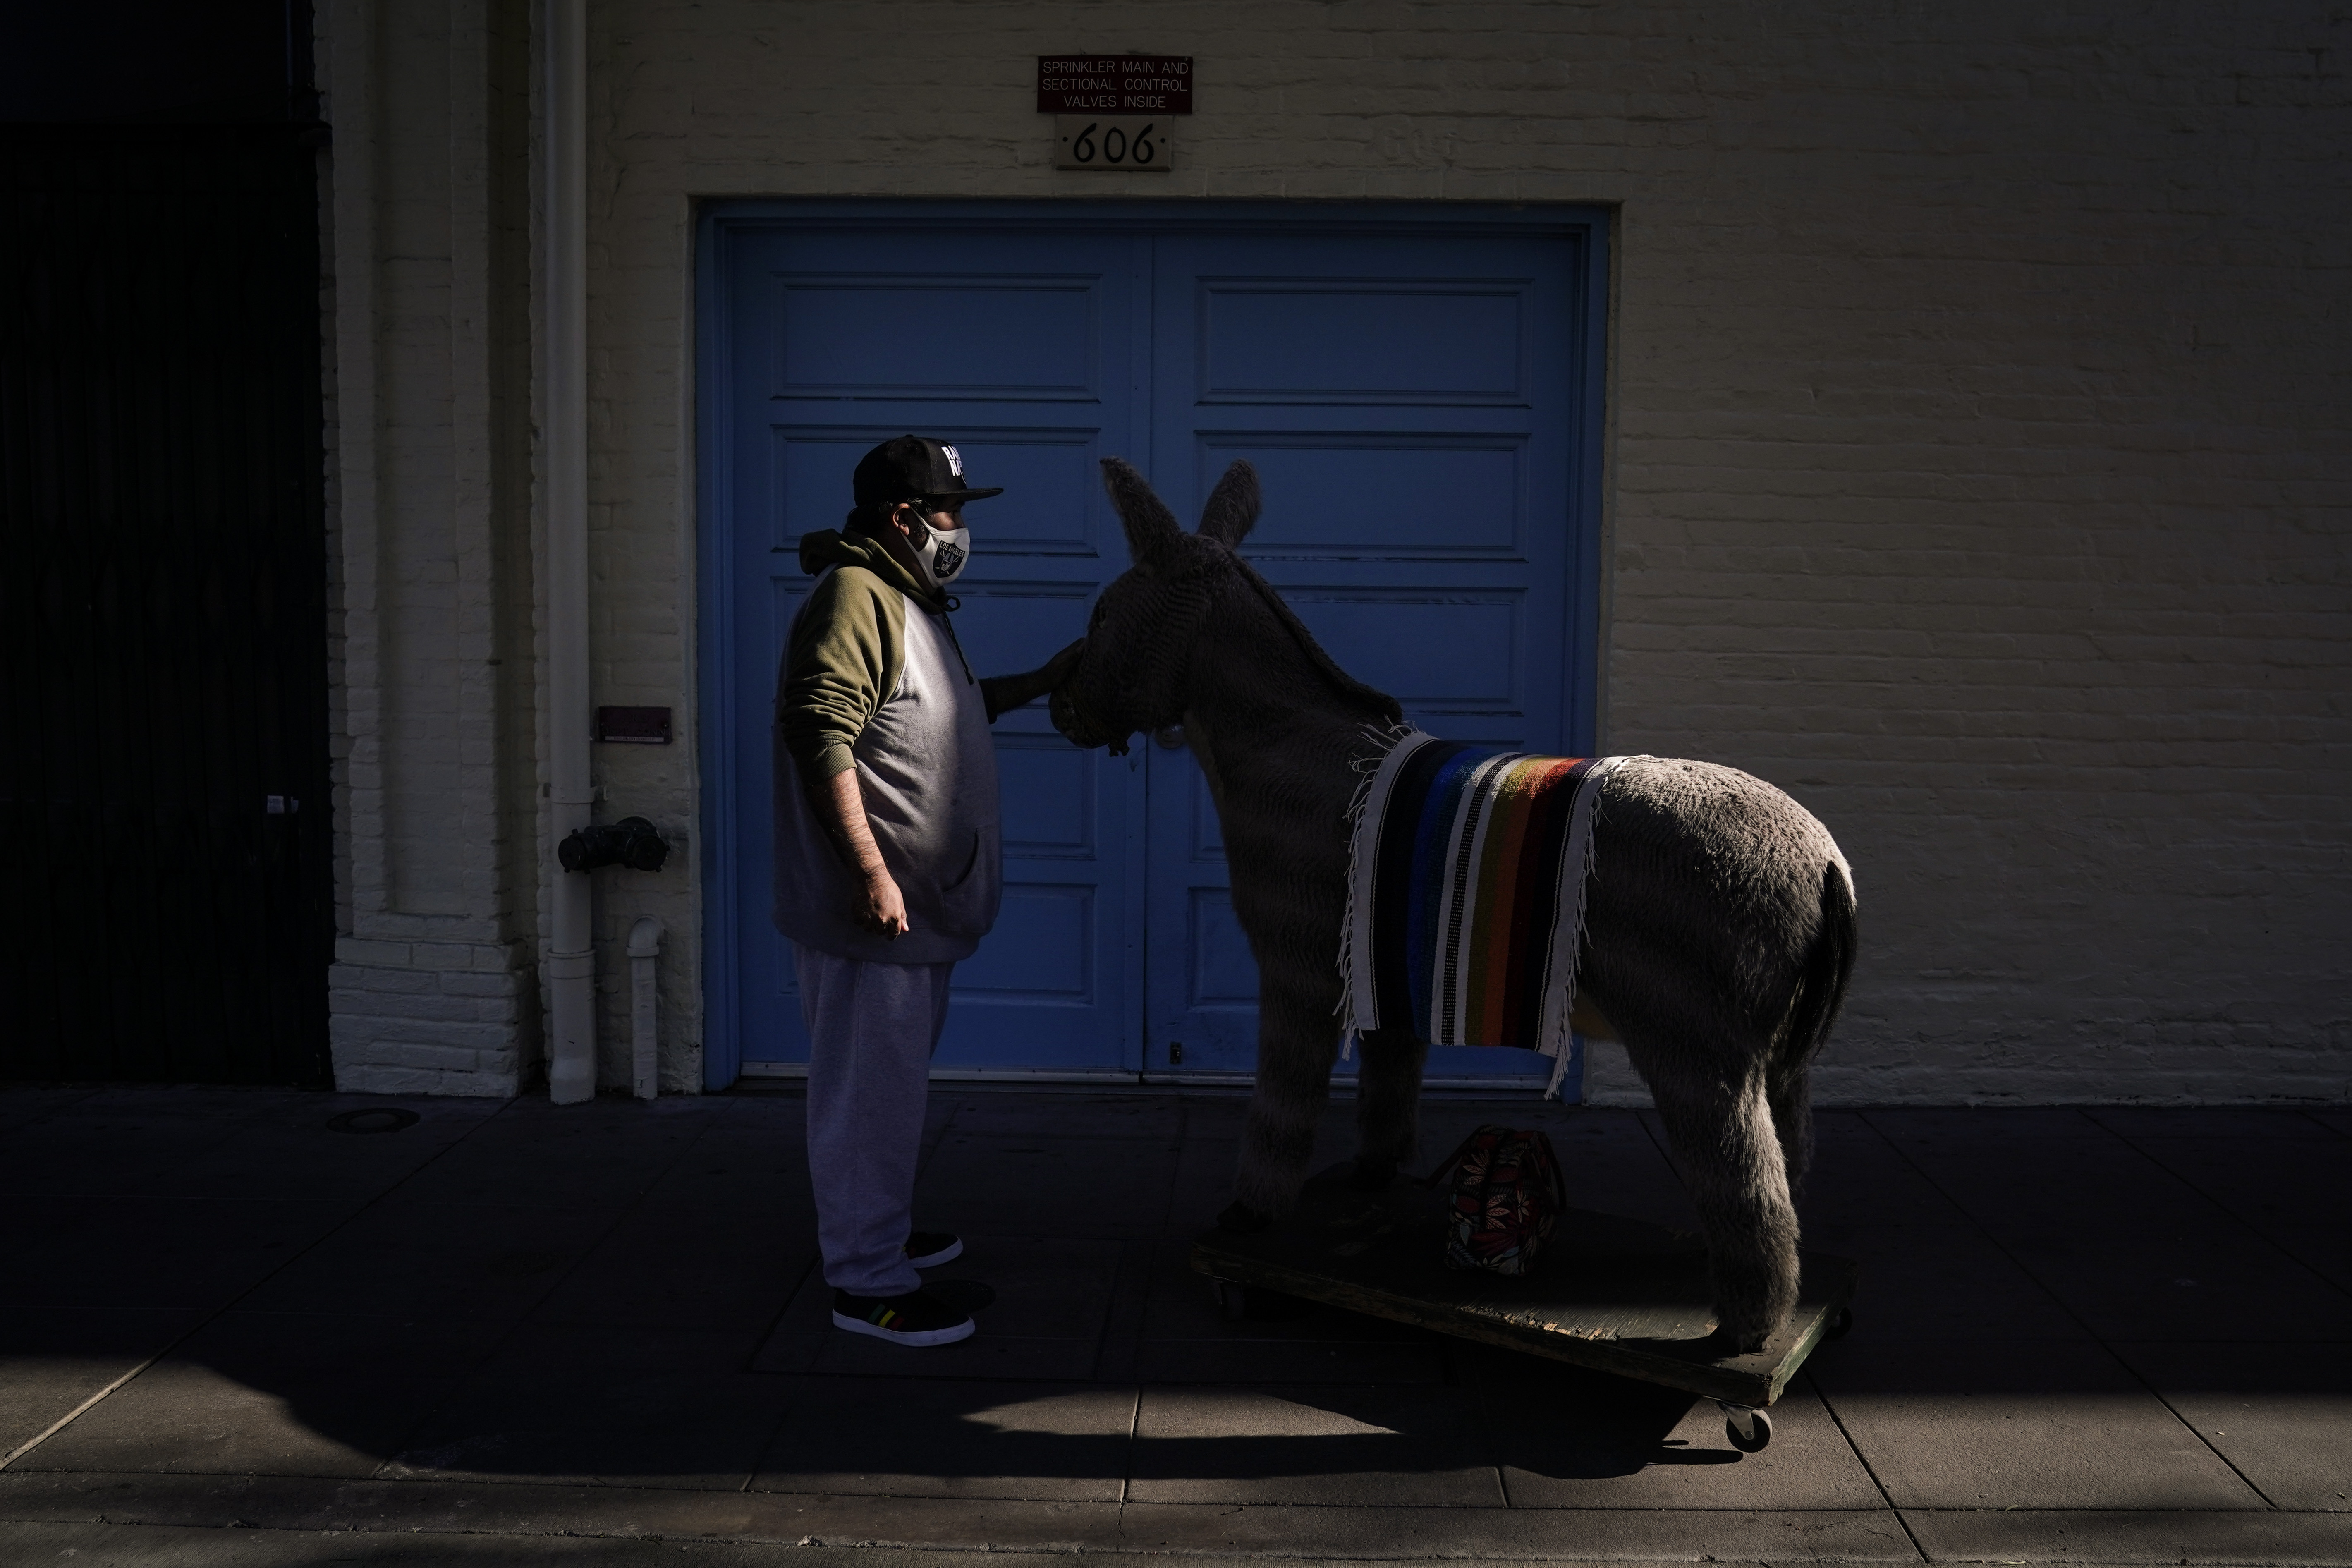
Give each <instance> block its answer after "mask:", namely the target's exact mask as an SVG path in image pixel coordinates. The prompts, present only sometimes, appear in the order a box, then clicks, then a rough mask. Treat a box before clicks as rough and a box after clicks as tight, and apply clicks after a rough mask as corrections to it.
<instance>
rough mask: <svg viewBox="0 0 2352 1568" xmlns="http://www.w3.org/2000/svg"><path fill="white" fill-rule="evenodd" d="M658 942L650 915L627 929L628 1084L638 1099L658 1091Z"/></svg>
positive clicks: (658, 930)
mask: <svg viewBox="0 0 2352 1568" xmlns="http://www.w3.org/2000/svg"><path fill="white" fill-rule="evenodd" d="M661 939H662V923H661V921H657V920H656V919H654V918H653V916H651V915H647V916H646V918H645V919H643V920H641V921H638V922H637V923H636V924H635V925H633V926H631V927H630V928H629V1081H630V1083H631V1085H632V1086H633V1087H634V1088H635V1090H636V1095H637V1098H638V1099H639V1100H651V1099H652V1098H653V1097H654V1096H655V1095H656V1094H659V1093H660V1092H661V1084H660V1082H659V1080H658V1079H656V1074H655V1068H656V1065H657V1064H656V1061H655V1055H656V1053H655V1044H656V1033H657V1031H656V1025H658V1024H659V1023H660V1021H661V1016H660V1012H659V1007H660V1001H659V998H658V996H657V995H656V983H657V976H656V973H655V972H656V969H657V967H658V966H659V963H660V959H661Z"/></svg>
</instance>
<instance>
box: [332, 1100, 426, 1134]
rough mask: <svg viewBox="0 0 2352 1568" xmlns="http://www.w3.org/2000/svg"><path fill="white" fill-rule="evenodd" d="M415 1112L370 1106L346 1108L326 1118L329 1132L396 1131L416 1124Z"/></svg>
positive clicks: (386, 1106)
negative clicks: (362, 1108) (338, 1113)
mask: <svg viewBox="0 0 2352 1568" xmlns="http://www.w3.org/2000/svg"><path fill="white" fill-rule="evenodd" d="M416 1121H417V1116H416V1112H415V1111H413V1110H397V1109H395V1108H394V1107H393V1106H389V1105H378V1106H371V1107H369V1108H368V1109H367V1110H346V1111H344V1112H343V1113H342V1114H341V1116H332V1117H329V1118H328V1119H327V1130H328V1131H331V1132H397V1131H400V1130H401V1129H402V1128H404V1127H414V1126H415V1125H416Z"/></svg>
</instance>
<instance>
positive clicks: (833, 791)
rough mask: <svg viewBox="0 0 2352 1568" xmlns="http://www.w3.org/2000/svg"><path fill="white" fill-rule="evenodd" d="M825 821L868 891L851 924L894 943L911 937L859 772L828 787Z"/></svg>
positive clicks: (859, 896) (848, 772)
mask: <svg viewBox="0 0 2352 1568" xmlns="http://www.w3.org/2000/svg"><path fill="white" fill-rule="evenodd" d="M818 804H819V805H820V806H821V807H822V809H821V810H820V812H819V814H818V815H819V818H820V820H822V821H823V822H824V826H825V829H826V831H827V832H829V833H831V834H832V835H833V840H834V842H835V844H837V845H839V846H840V847H841V852H842V855H843V857H844V858H845V859H847V860H848V861H849V863H850V864H851V865H852V866H854V867H855V868H856V870H857V874H858V876H859V877H860V878H861V879H863V880H864V884H865V885H864V887H863V888H862V889H860V890H859V891H858V892H857V893H856V894H855V895H853V897H854V899H855V900H856V907H855V908H853V909H852V910H850V912H849V918H850V919H851V920H853V921H856V922H857V924H858V925H859V926H860V927H862V928H863V929H865V930H866V931H872V932H873V933H874V934H875V935H876V936H878V937H887V938H888V939H889V940H890V941H892V942H896V941H897V940H898V938H900V937H902V936H904V935H906V934H907V929H908V928H907V900H906V898H905V897H904V895H902V894H901V893H900V892H899V891H898V882H897V881H896V880H894V879H892V877H891V875H890V868H889V867H888V866H887V865H885V864H884V863H883V860H882V848H881V846H879V845H877V844H876V843H875V842H874V829H873V826H871V825H870V824H868V823H867V822H866V791H865V788H864V786H863V785H861V784H858V782H857V770H856V768H844V769H843V770H842V771H841V772H839V773H835V774H834V775H833V777H832V778H831V779H829V780H827V781H826V784H825V793H824V798H823V800H822V801H820V802H819V803H818Z"/></svg>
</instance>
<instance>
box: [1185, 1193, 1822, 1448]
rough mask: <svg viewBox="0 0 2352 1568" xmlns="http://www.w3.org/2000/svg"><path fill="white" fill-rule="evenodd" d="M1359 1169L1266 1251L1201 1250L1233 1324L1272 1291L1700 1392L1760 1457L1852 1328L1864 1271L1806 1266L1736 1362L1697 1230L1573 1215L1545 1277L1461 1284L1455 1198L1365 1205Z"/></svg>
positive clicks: (1302, 1207)
mask: <svg viewBox="0 0 2352 1568" xmlns="http://www.w3.org/2000/svg"><path fill="white" fill-rule="evenodd" d="M1351 1169H1352V1166H1351V1165H1336V1166H1334V1167H1332V1168H1331V1169H1330V1170H1328V1171H1326V1172H1324V1173H1322V1174H1321V1175H1319V1176H1317V1177H1316V1178H1314V1179H1313V1180H1312V1181H1310V1182H1308V1183H1307V1186H1306V1188H1305V1189H1304V1190H1303V1191H1302V1192H1301V1194H1299V1201H1298V1206H1297V1209H1296V1210H1294V1211H1293V1212H1292V1214H1291V1215H1289V1217H1287V1218H1286V1219H1284V1220H1282V1221H1281V1222H1279V1223H1278V1224H1276V1225H1273V1226H1268V1227H1267V1228H1266V1229H1265V1230H1263V1231H1261V1232H1259V1233H1258V1234H1257V1235H1255V1236H1234V1235H1229V1234H1227V1233H1226V1232H1224V1231H1221V1230H1213V1231H1210V1232H1209V1233H1208V1234H1206V1235H1205V1236H1202V1237H1201V1238H1200V1239H1199V1240H1198V1241H1196V1242H1194V1243H1193V1244H1192V1268H1194V1269H1195V1270H1196V1271H1197V1272H1199V1273H1202V1274H1205V1275H1207V1276H1208V1277H1209V1280H1210V1283H1211V1286H1212V1288H1213V1289H1214V1290H1215V1292H1216V1295H1217V1302H1218V1306H1219V1307H1220V1309H1221V1310H1223V1312H1224V1314H1225V1316H1226V1317H1227V1318H1229V1319H1233V1320H1236V1321H1238V1320H1240V1319H1242V1318H1244V1317H1248V1316H1255V1315H1258V1314H1256V1313H1255V1312H1253V1311H1252V1310H1251V1307H1250V1299H1249V1295H1248V1292H1249V1291H1250V1290H1251V1289H1258V1290H1271V1291H1276V1292H1280V1293H1281V1294H1283V1295H1286V1296H1296V1297H1300V1298H1303V1299H1305V1300H1309V1301H1319V1302H1322V1303H1324V1304H1325V1305H1328V1306H1333V1307H1344V1308H1346V1309H1347V1310H1349V1311H1353V1312H1365V1313H1369V1314H1370V1315H1371V1316H1373V1317H1376V1318H1389V1319H1392V1320H1394V1321H1397V1322H1400V1323H1412V1324H1416V1325H1418V1326H1420V1327H1422V1328H1424V1329H1433V1330H1434V1331H1437V1332H1439V1333H1441V1334H1454V1335H1456V1336H1458V1337H1460V1338H1462V1339H1466V1340H1479V1341H1483V1342H1486V1343H1487V1344H1492V1345H1502V1346H1504V1347H1506V1348H1507V1349H1510V1350H1517V1351H1526V1352H1529V1353H1530V1354H1533V1355H1539V1356H1549V1357H1550V1358H1551V1359H1552V1360H1554V1361H1564V1362H1570V1363H1574V1364H1576V1365H1578V1366H1588V1367H1591V1368H1593V1369H1595V1370H1596V1371H1600V1372H1611V1373H1618V1374H1619V1375H1620V1376H1623V1377H1634V1378H1640V1379H1642V1380H1643V1381H1644V1382H1647V1383H1659V1384H1665V1385H1666V1386H1668V1387H1670V1388H1683V1389H1688V1390H1689V1391H1690V1392H1691V1393H1693V1394H1701V1395H1704V1396H1705V1397H1706V1398H1709V1399H1712V1400H1714V1401H1715V1402H1716V1403H1717V1405H1719V1406H1721V1407H1722V1410H1723V1416H1724V1421H1723V1425H1724V1431H1725V1433H1726V1434H1727V1436H1729V1437H1730V1439H1731V1445H1732V1447H1735V1448H1738V1449H1739V1450H1740V1451H1741V1452H1743V1453H1749V1454H1752V1453H1755V1452H1757V1451H1758V1450H1759V1449H1761V1448H1762V1447H1764V1446H1765V1445H1766V1444H1767V1443H1769V1442H1770V1441H1771V1440H1772V1418H1771V1416H1770V1415H1768V1414H1766V1412H1767V1411H1768V1410H1769V1408H1770V1406H1771V1405H1772V1402H1773V1401H1774V1400H1776V1399H1778V1398H1780V1391H1781V1390H1782V1389H1784V1388H1786V1387H1787V1386H1788V1384H1789V1379H1790V1377H1792V1376H1794V1375H1795V1373H1796V1371H1797V1368H1799V1367H1800V1366H1801V1365H1803V1364H1804V1361H1805V1357H1806V1356H1808V1355H1810V1354H1811V1353H1812V1349H1813V1347H1814V1346H1815V1345H1817V1344H1819V1343H1820V1342H1822V1340H1823V1339H1824V1338H1828V1339H1837V1338H1840V1337H1842V1336H1843V1334H1844V1332H1845V1331H1846V1328H1847V1327H1848V1326H1849V1325H1850V1324H1851V1323H1852V1321H1853V1311H1852V1309H1851V1305H1850V1303H1851V1302H1852V1301H1853V1287H1854V1275H1855V1272H1856V1266H1855V1265H1854V1264H1853V1262H1851V1261H1850V1260H1848V1259H1846V1258H1831V1257H1828V1256H1826V1255H1825V1254H1822V1253H1818V1252H1807V1253H1803V1254H1801V1263H1802V1266H1803V1269H1804V1273H1803V1279H1802V1282H1801V1286H1800V1288H1799V1291H1798V1299H1797V1310H1795V1312H1793V1313H1791V1314H1790V1320H1789V1322H1788V1325H1787V1326H1786V1327H1784V1328H1783V1329H1782V1330H1781V1331H1780V1332H1779V1333H1778V1334H1776V1335H1774V1336H1773V1338H1772V1341H1771V1342H1770V1343H1769V1344H1767V1345H1766V1346H1765V1347H1764V1348H1763V1349H1762V1350H1761V1351H1759V1352H1756V1353H1755V1354H1753V1355H1725V1354H1724V1353H1723V1351H1724V1348H1725V1347H1724V1346H1723V1345H1722V1344H1721V1343H1720V1342H1717V1341H1716V1340H1714V1339H1713V1338H1712V1337H1711V1336H1712V1334H1713V1332H1714V1330H1715V1316H1714V1311H1713V1308H1712V1306H1711V1292H1710V1291H1709V1290H1708V1289H1707V1280H1706V1243H1705V1242H1704V1241H1703V1240H1702V1239H1701V1238H1700V1237H1696V1236H1694V1235H1692V1234H1691V1233H1690V1232H1688V1231H1681V1230H1674V1229H1670V1228H1668V1227H1667V1226H1662V1225H1652V1224H1650V1223H1648V1222H1646V1221H1643V1220H1637V1219H1623V1218H1620V1217H1618V1216H1617V1215H1605V1214H1596V1213H1594V1212H1592V1211H1591V1210H1590V1209H1570V1210H1568V1211H1567V1212H1566V1213H1565V1214H1563V1215H1561V1216H1560V1224H1559V1230H1558V1231H1556V1232H1555V1233H1554V1235H1553V1237H1552V1240H1551V1242H1550V1244H1549V1246H1548V1247H1546V1248H1545V1249H1544V1253H1543V1256H1542V1257H1541V1258H1540V1259H1539V1260H1538V1263H1537V1266H1536V1270H1535V1272H1534V1273H1532V1274H1529V1275H1526V1276H1523V1277H1521V1278H1518V1279H1511V1278H1507V1277H1506V1276H1503V1275H1499V1274H1488V1273H1485V1272H1483V1271H1479V1270H1470V1269H1451V1268H1446V1267H1445V1260H1444V1245H1445V1239H1444V1238H1445V1205H1446V1194H1444V1193H1442V1192H1433V1191H1431V1190H1430V1189H1428V1188H1425V1187H1423V1186H1422V1185H1421V1184H1419V1183H1417V1182H1413V1181H1410V1180H1404V1179H1400V1180H1399V1181H1398V1182H1397V1183H1396V1184H1393V1185H1392V1186H1391V1187H1390V1188H1389V1190H1388V1191H1386V1192H1383V1193H1360V1192H1356V1191H1354V1190H1352V1189H1351V1188H1349V1185H1348V1183H1347V1177H1348V1174H1349V1171H1350V1170H1351Z"/></svg>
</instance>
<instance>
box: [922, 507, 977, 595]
mask: <svg viewBox="0 0 2352 1568" xmlns="http://www.w3.org/2000/svg"><path fill="white" fill-rule="evenodd" d="M917 526H918V527H919V528H920V529H921V530H922V533H923V542H922V543H920V544H919V545H917V546H916V547H915V559H916V560H917V561H919V562H920V563H922V567H923V575H924V576H926V577H929V579H930V580H931V586H932V587H934V588H944V587H946V586H947V585H948V584H950V583H952V582H954V581H955V580H956V579H957V578H958V577H960V576H961V575H962V574H963V569H964V566H965V564H966V563H969V562H970V561H971V530H970V529H968V528H948V529H939V528H933V527H931V526H930V525H929V523H920V524H918V525H917Z"/></svg>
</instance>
